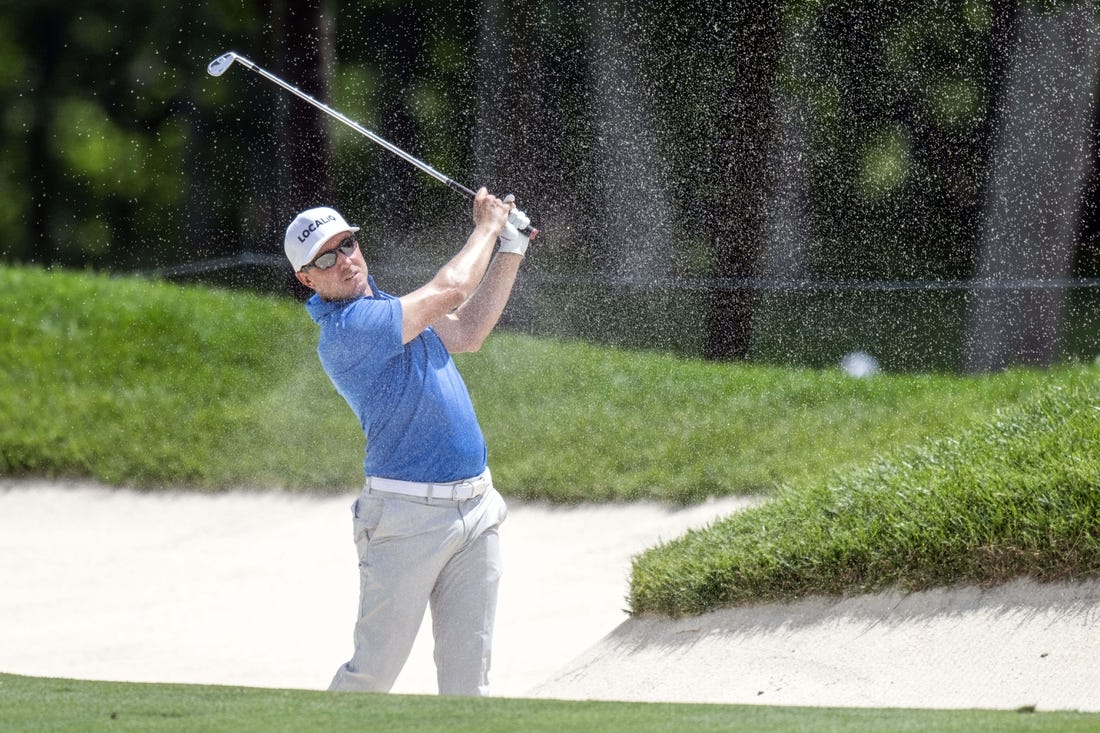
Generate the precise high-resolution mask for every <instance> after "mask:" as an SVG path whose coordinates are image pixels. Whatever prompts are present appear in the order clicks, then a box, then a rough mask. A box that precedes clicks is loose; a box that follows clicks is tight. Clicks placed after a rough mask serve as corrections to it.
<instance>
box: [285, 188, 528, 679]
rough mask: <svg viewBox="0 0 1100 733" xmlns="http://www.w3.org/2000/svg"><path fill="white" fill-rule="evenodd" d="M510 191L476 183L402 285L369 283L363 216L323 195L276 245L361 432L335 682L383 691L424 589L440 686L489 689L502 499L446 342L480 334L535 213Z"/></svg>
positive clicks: (454, 349)
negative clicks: (355, 220)
mask: <svg viewBox="0 0 1100 733" xmlns="http://www.w3.org/2000/svg"><path fill="white" fill-rule="evenodd" d="M510 199H511V197H509V198H508V200H507V201H502V200H501V199H498V198H496V197H495V196H491V195H490V194H489V193H488V192H487V191H486V190H485V189H484V188H482V189H481V190H480V191H478V192H477V195H476V196H475V198H474V202H473V218H474V229H473V231H472V232H471V234H470V235H469V238H468V239H467V240H466V243H465V244H464V245H463V246H462V248H461V249H460V250H459V251H458V253H457V254H455V255H454V256H453V257H452V258H451V260H450V261H449V262H447V264H445V265H444V266H443V268H442V269H440V270H439V272H437V273H436V275H435V276H434V277H433V278H432V279H431V280H430V281H428V283H426V284H425V285H423V286H421V287H419V288H417V289H416V290H413V291H412V292H411V293H409V294H408V295H404V296H401V297H394V296H392V295H389V294H387V293H384V292H382V291H380V290H379V289H378V288H377V287H376V286H375V283H374V278H373V277H371V275H370V274H369V271H368V269H367V264H366V262H365V261H364V259H363V252H362V250H361V249H360V248H359V245H358V242H357V241H356V238H355V233H356V232H357V231H359V228H358V227H354V226H349V225H348V223H347V222H346V221H345V220H344V217H342V216H341V215H340V214H339V213H338V212H337V211H335V210H334V209H331V208H328V207H320V208H315V209H309V210H308V211H304V212H302V213H301V214H299V215H298V216H297V218H295V219H294V221H293V222H292V223H291V225H290V226H289V227H288V228H287V231H286V240H285V249H286V255H287V258H289V259H290V262H291V264H292V265H293V266H294V270H295V272H296V273H297V276H298V279H299V280H300V281H301V282H302V283H303V284H304V285H306V286H307V287H309V288H311V289H312V290H313V291H314V294H313V295H312V296H311V297H310V299H309V300H308V301H307V302H306V309H307V310H308V312H309V314H310V316H311V317H312V318H313V320H314V321H316V322H317V324H318V325H319V326H320V337H319V342H318V346H317V353H318V355H319V356H320V359H321V365H322V366H323V367H324V369H325V372H326V373H327V374H328V376H329V379H330V380H332V383H333V385H334V386H335V387H336V391H337V392H339V393H340V395H341V396H342V397H343V398H344V399H345V400H346V401H347V403H348V404H349V405H350V406H351V409H352V411H354V412H355V415H356V417H358V418H359V422H360V424H361V425H362V426H363V432H364V433H365V435H366V459H365V461H364V466H365V470H366V481H365V483H364V485H363V490H362V492H361V493H360V494H359V496H358V498H357V499H356V500H355V502H354V504H353V505H352V513H353V515H354V519H353V528H354V538H355V545H356V549H357V551H358V554H359V617H358V621H357V622H356V624H355V635H354V636H355V649H354V652H353V653H352V656H351V659H350V660H349V661H348V662H347V663H346V664H344V665H343V666H342V667H340V669H339V670H338V671H337V672H336V676H335V677H334V678H333V680H332V684H331V685H330V686H329V689H330V690H361V691H368V692H387V691H389V689H390V688H391V687H392V686H393V683H394V680H395V679H396V678H397V675H398V673H399V672H400V671H401V668H402V667H403V666H404V664H405V660H406V659H407V658H408V656H409V651H410V650H411V648H412V645H413V641H414V640H415V638H416V633H417V630H418V629H419V628H420V623H421V621H422V620H423V617H424V610H425V608H426V607H427V606H428V605H429V604H430V605H431V609H432V631H433V634H434V637H435V664H436V676H437V679H438V682H439V692H440V694H443V695H486V694H488V689H489V658H490V649H491V646H492V637H493V621H494V616H495V614H496V602H497V585H498V582H499V579H500V573H501V564H500V548H499V540H498V535H497V530H498V527H499V526H500V524H501V522H503V521H504V517H505V515H506V514H507V508H506V507H505V503H504V500H503V498H501V496H500V494H499V493H497V491H496V489H494V487H493V481H492V478H491V477H490V475H489V469H488V466H487V463H486V460H487V451H486V447H485V440H484V438H483V437H482V434H481V428H480V426H479V425H478V421H477V417H476V416H475V415H474V408H473V405H472V404H471V402H470V396H469V394H468V393H467V391H466V385H465V384H464V383H463V381H462V377H461V376H459V373H458V370H457V369H456V368H455V364H454V361H453V360H452V359H451V354H453V353H458V352H464V351H476V350H477V349H478V348H479V347H480V346H481V344H482V342H483V341H484V340H485V337H486V336H488V334H489V332H490V331H492V329H493V327H494V326H495V325H496V323H497V320H498V319H499V317H500V314H501V312H502V311H503V309H504V305H505V303H506V302H507V301H508V298H509V295H510V294H511V292H512V285H513V284H514V282H515V278H516V272H517V271H518V269H519V265H520V262H521V261H522V260H523V256H524V253H525V251H526V249H527V245H528V240H529V237H527V236H524V235H523V234H521V233H520V231H519V230H522V229H525V228H526V227H527V225H528V224H530V221H529V220H528V219H527V217H526V216H525V215H524V214H523V212H521V211H519V210H517V209H515V206H514V204H513V203H511V200H510ZM498 239H499V242H500V245H499V247H497V246H496V245H497V241H498ZM494 249H496V253H495V254H494ZM326 439H327V438H326V436H313V440H315V441H317V442H320V441H323V440H326Z"/></svg>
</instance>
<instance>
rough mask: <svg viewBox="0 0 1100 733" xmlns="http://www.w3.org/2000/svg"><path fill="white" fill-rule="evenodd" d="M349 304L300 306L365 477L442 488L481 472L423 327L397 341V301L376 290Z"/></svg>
mask: <svg viewBox="0 0 1100 733" xmlns="http://www.w3.org/2000/svg"><path fill="white" fill-rule="evenodd" d="M368 280H369V283H370V294H369V295H365V296H363V297H361V298H355V299H353V300H341V301H326V300H322V299H321V298H320V297H319V296H318V295H316V294H314V295H313V297H311V298H310V299H309V300H308V301H307V302H306V310H307V311H308V312H309V315H310V317H312V318H313V320H314V321H315V322H316V323H317V324H318V325H319V326H320V327H321V334H320V337H319V339H318V342H317V354H318V356H320V358H321V365H322V366H323V367H324V369H325V372H326V373H327V374H328V376H329V379H331V380H332V383H333V385H334V386H335V387H336V391H337V392H339V393H340V395H341V396H342V397H343V398H344V399H345V400H346V401H347V403H348V405H350V406H351V409H352V411H353V412H354V413H355V415H356V417H358V418H359V423H360V425H362V426H363V432H364V434H365V435H366V438H367V446H366V458H365V460H364V462H363V467H364V470H365V472H366V475H367V476H381V477H383V478H392V479H400V480H403V481H421V482H437V483H443V482H447V481H460V480H462V479H465V478H470V477H471V476H477V475H478V474H480V473H481V472H482V471H484V470H485V466H486V455H487V451H486V447H485V438H484V437H483V436H482V434H481V426H480V425H478V422H477V416H476V415H475V414H474V406H473V404H472V403H471V402H470V394H469V392H467V390H466V384H465V383H464V382H463V381H462V377H461V376H460V375H459V373H458V369H457V367H455V363H454V360H453V359H451V355H450V353H449V352H448V351H447V349H446V347H445V346H444V345H443V342H442V341H441V340H440V338H439V336H437V335H436V333H435V331H433V330H432V329H431V328H427V329H425V330H424V331H423V332H422V333H421V334H420V335H419V336H417V337H416V338H414V339H413V340H412V341H410V342H409V343H407V344H402V343H401V302H400V301H399V300H398V299H397V298H395V297H394V296H392V295H390V294H388V293H383V292H381V291H379V290H378V288H377V287H376V286H375V284H374V278H373V277H371V278H368Z"/></svg>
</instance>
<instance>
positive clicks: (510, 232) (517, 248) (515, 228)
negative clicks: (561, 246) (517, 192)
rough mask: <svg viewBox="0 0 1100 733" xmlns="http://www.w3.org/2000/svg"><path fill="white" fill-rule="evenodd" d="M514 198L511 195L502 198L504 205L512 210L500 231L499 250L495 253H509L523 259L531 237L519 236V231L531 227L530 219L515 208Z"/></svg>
mask: <svg viewBox="0 0 1100 733" xmlns="http://www.w3.org/2000/svg"><path fill="white" fill-rule="evenodd" d="M515 198H516V197H515V196H513V195H512V194H508V195H507V196H505V197H504V203H506V204H508V205H509V206H511V207H512V208H511V210H510V211H509V212H508V221H507V222H506V223H505V225H504V228H503V229H501V231H500V248H499V249H498V250H497V251H498V252H510V253H512V254H517V255H519V256H520V257H523V256H524V254H525V253H526V252H527V245H528V244H529V243H530V242H531V237H530V236H529V235H526V234H521V233H520V230H521V229H526V228H527V227H529V226H531V219H530V217H528V216H527V214H525V213H523V212H522V211H520V210H519V209H517V208H515V206H516V205H515Z"/></svg>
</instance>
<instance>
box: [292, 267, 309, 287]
mask: <svg viewBox="0 0 1100 733" xmlns="http://www.w3.org/2000/svg"><path fill="white" fill-rule="evenodd" d="M294 276H295V277H297V278H298V282H300V283H301V284H302V285H305V286H306V287H307V288H309V289H310V290H313V281H312V280H311V279H310V277H309V273H308V272H302V271H301V270H298V271H297V272H295V273H294Z"/></svg>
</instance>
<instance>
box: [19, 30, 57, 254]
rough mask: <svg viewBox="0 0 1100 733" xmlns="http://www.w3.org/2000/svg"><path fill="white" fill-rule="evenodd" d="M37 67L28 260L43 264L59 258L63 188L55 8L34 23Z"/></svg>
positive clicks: (30, 152) (30, 143)
mask: <svg viewBox="0 0 1100 733" xmlns="http://www.w3.org/2000/svg"><path fill="white" fill-rule="evenodd" d="M32 27H33V35H34V40H33V42H32V43H31V47H33V48H34V49H35V56H34V58H35V62H34V65H35V66H36V67H37V69H36V71H37V74H36V77H37V83H36V84H35V88H34V91H35V110H34V116H33V121H32V123H31V127H30V132H29V134H28V135H27V153H28V159H29V160H30V163H31V170H32V174H31V202H30V204H31V212H30V214H31V221H32V225H33V227H34V237H33V244H32V247H33V249H32V250H31V251H30V252H28V253H27V255H28V260H29V261H31V262H34V263H36V264H38V265H41V266H42V267H46V268H49V267H52V266H53V265H54V264H55V261H56V259H57V247H56V245H55V244H54V226H55V223H54V221H53V213H54V210H55V207H54V204H53V198H54V197H55V196H57V194H58V191H59V189H60V188H61V186H60V184H59V182H58V168H59V167H60V163H59V161H58V160H57V158H56V156H55V154H54V151H53V143H52V142H51V139H50V132H51V131H50V126H51V125H53V123H54V110H55V105H54V102H55V96H56V93H55V88H56V86H57V83H56V78H55V76H56V73H57V72H56V69H57V64H58V61H59V60H60V54H61V41H62V19H61V17H59V15H58V14H57V13H56V12H54V11H53V10H49V11H45V12H43V13H42V14H41V16H40V17H39V19H38V21H37V22H36V23H34V24H33V26H32Z"/></svg>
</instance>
